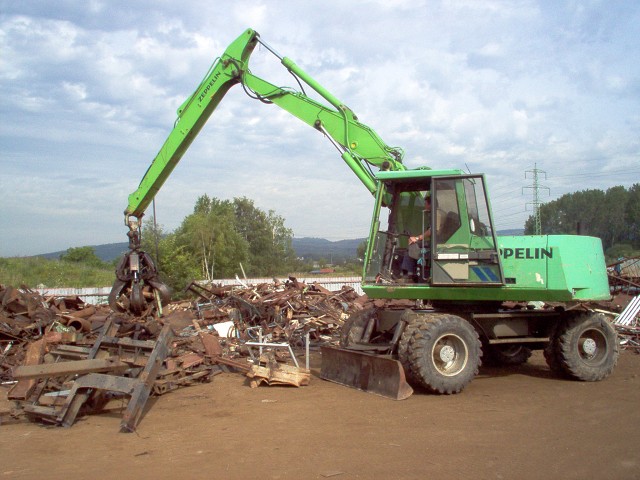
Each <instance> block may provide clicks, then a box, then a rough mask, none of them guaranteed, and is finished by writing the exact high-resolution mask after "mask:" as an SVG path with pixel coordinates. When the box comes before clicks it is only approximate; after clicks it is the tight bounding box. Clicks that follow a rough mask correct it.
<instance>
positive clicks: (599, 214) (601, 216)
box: [525, 184, 640, 250]
mask: <svg viewBox="0 0 640 480" xmlns="http://www.w3.org/2000/svg"><path fill="white" fill-rule="evenodd" d="M639 205H640V184H635V185H633V186H632V187H631V188H630V189H629V190H626V189H625V188H624V187H622V186H616V187H612V188H609V189H608V190H607V191H606V192H603V191H602V190H584V191H580V192H575V193H569V194H566V195H563V196H562V197H560V198H558V199H557V200H554V201H553V202H549V203H547V204H544V205H542V206H541V208H540V216H541V224H542V233H544V234H578V233H580V234H583V235H592V236H595V237H599V238H601V239H602V243H603V246H604V248H605V250H606V249H609V248H610V247H612V246H614V245H617V244H630V245H631V246H633V247H634V248H638V247H640V206H639ZM533 231H534V218H533V217H529V218H528V219H527V221H526V223H525V234H527V235H530V234H533Z"/></svg>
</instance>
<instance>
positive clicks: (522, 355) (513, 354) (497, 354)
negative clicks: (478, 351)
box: [486, 344, 531, 365]
mask: <svg viewBox="0 0 640 480" xmlns="http://www.w3.org/2000/svg"><path fill="white" fill-rule="evenodd" d="M486 357H487V358H486V360H488V361H489V362H490V363H492V364H494V365H522V364H523V363H527V360H529V357H531V349H530V348H528V347H525V346H524V345H518V344H506V345H489V346H487V349H486Z"/></svg>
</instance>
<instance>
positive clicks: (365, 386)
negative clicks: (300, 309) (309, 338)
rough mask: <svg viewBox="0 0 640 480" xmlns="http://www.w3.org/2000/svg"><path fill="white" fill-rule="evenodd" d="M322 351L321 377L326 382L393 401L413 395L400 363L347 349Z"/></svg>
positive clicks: (329, 348) (331, 348)
mask: <svg viewBox="0 0 640 480" xmlns="http://www.w3.org/2000/svg"><path fill="white" fill-rule="evenodd" d="M321 350H322V366H321V368H320V378H322V379H324V380H329V381H330V382H335V383H339V384H340V385H345V386H347V387H351V388H356V389H358V390H362V391H363V392H368V393H375V394H376V395H381V396H383V397H387V398H392V399H393V400H404V399H405V398H408V397H410V396H411V394H412V393H413V388H411V386H410V385H409V384H408V383H407V379H406V377H405V374H404V369H403V368H402V365H401V364H400V362H398V361H397V360H393V359H391V358H389V357H383V356H380V355H371V354H370V353H363V352H359V351H354V350H346V349H344V348H336V347H322V348H321Z"/></svg>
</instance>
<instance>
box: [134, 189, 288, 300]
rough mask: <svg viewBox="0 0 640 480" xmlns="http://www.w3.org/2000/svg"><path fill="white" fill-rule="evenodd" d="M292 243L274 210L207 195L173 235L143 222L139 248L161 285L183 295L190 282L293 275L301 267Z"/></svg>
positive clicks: (236, 199) (249, 201) (151, 221)
mask: <svg viewBox="0 0 640 480" xmlns="http://www.w3.org/2000/svg"><path fill="white" fill-rule="evenodd" d="M292 238H293V231H292V230H291V229H289V228H287V227H286V226H285V220H284V218H282V217H281V216H280V215H277V214H276V213H275V212H274V211H273V210H269V211H268V212H265V211H263V210H261V209H259V208H258V207H256V206H255V205H254V203H253V200H250V199H248V198H246V197H240V198H234V199H233V200H220V199H217V198H211V197H209V196H208V195H206V194H205V195H202V196H200V197H199V198H198V199H197V200H196V203H195V206H194V209H193V213H191V214H190V215H188V216H187V217H185V218H184V220H183V221H182V223H181V224H180V226H179V227H178V228H177V229H176V230H175V231H173V232H165V231H163V229H162V227H161V226H159V225H156V224H154V222H153V219H150V220H146V221H145V223H144V228H143V230H142V248H143V250H145V251H146V252H148V253H149V254H151V255H152V256H153V257H155V258H156V263H157V267H158V271H159V272H160V276H161V278H163V281H165V282H166V283H167V284H168V285H169V286H170V287H172V288H173V289H174V290H182V289H184V287H185V286H186V285H187V284H188V283H189V282H190V281H192V280H194V279H199V280H202V279H203V280H212V279H215V278H228V277H234V276H235V275H237V274H240V275H242V274H246V275H247V276H248V277H261V276H272V275H279V274H283V273H284V272H287V271H292V270H295V269H296V268H297V267H300V262H298V260H297V258H296V254H295V251H294V249H293V247H292Z"/></svg>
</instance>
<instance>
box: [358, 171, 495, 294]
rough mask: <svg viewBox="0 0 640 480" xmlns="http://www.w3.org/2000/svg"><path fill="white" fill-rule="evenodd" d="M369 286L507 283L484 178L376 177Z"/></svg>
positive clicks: (446, 174)
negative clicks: (377, 188) (376, 190)
mask: <svg viewBox="0 0 640 480" xmlns="http://www.w3.org/2000/svg"><path fill="white" fill-rule="evenodd" d="M377 178H378V180H379V181H380V182H381V188H380V189H379V190H378V195H377V198H376V208H375V211H374V219H373V220H374V221H373V222H372V231H371V232H370V241H369V245H368V247H369V248H368V251H367V253H368V255H367V264H366V266H365V283H377V284H380V283H390V284H399V285H400V284H401V285H409V286H418V285H422V286H434V287H435V286H457V285H459V286H469V285H474V286H477V285H485V286H499V285H503V284H504V276H503V273H502V267H501V264H500V257H499V254H498V248H497V242H496V237H495V232H494V228H493V223H492V220H491V214H490V211H491V210H490V206H489V201H488V198H487V194H486V188H485V179H484V176H483V175H465V174H463V173H462V172H460V171H459V170H446V171H442V170H440V171H436V170H413V171H384V172H378V174H377Z"/></svg>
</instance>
